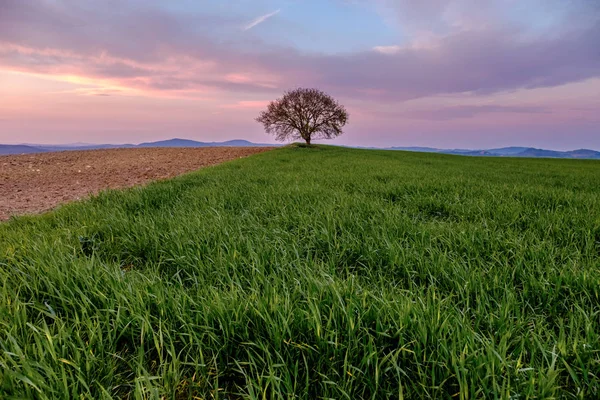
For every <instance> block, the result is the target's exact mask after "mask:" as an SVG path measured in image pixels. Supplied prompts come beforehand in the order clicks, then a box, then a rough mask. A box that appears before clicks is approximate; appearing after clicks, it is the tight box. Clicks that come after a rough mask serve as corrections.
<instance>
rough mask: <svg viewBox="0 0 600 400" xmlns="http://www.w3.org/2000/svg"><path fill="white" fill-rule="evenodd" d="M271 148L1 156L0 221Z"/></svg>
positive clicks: (132, 150) (176, 149)
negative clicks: (105, 190) (107, 190)
mask: <svg viewBox="0 0 600 400" xmlns="http://www.w3.org/2000/svg"><path fill="white" fill-rule="evenodd" d="M270 149H271V148H268V147H206V148H149V149H110V150H89V151H62V152H57V153H40V154H26V155H18V156H0V220H5V219H8V218H9V217H10V216H11V215H21V214H32V213H39V212H43V211H47V210H50V209H52V208H54V207H56V206H57V205H59V204H61V203H65V202H68V201H73V200H79V199H82V198H86V197H88V196H90V195H92V194H95V193H98V192H100V191H102V190H104V189H109V188H110V189H116V188H125V187H131V186H135V185H140V184H144V183H147V182H149V181H153V180H158V179H166V178H172V177H174V176H177V175H180V174H183V173H186V172H190V171H194V170H196V169H199V168H202V167H206V166H209V165H214V164H219V163H222V162H224V161H229V160H233V159H236V158H240V157H246V156H249V155H252V154H256V153H262V152H264V151H267V150H270Z"/></svg>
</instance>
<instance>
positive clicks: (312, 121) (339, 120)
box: [256, 89, 348, 145]
mask: <svg viewBox="0 0 600 400" xmlns="http://www.w3.org/2000/svg"><path fill="white" fill-rule="evenodd" d="M256 121H257V122H260V123H261V124H263V125H264V127H265V131H266V132H267V133H270V134H274V135H275V139H277V140H278V141H281V142H283V141H285V140H289V139H292V140H296V139H304V140H305V141H306V144H308V145H310V141H311V140H312V139H332V138H334V137H336V136H339V135H341V134H342V133H343V132H342V127H343V126H344V125H346V123H347V122H348V112H347V111H346V109H345V108H344V106H342V105H341V104H339V103H338V102H337V101H335V100H334V99H333V98H332V97H331V96H329V95H328V94H326V93H324V92H322V91H320V90H318V89H295V90H292V91H288V92H285V93H284V94H283V97H282V98H280V99H277V100H275V101H272V102H271V103H270V104H269V106H268V108H267V110H266V111H263V112H261V113H260V115H259V116H258V118H256Z"/></svg>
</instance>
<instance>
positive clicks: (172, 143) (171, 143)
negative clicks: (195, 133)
mask: <svg viewBox="0 0 600 400" xmlns="http://www.w3.org/2000/svg"><path fill="white" fill-rule="evenodd" d="M266 146H274V145H273V144H265V143H252V142H249V141H247V140H241V139H237V140H228V141H225V142H197V141H195V140H189V139H178V138H175V139H169V140H161V141H158V142H148V143H140V144H139V145H138V146H137V147H266Z"/></svg>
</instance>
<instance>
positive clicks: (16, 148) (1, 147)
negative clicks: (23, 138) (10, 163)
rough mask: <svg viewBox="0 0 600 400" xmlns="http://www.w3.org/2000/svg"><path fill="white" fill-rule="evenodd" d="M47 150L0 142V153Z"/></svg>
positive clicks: (30, 152)
mask: <svg viewBox="0 0 600 400" xmlns="http://www.w3.org/2000/svg"><path fill="white" fill-rule="evenodd" d="M45 151H46V150H44V149H40V148H38V147H33V146H27V145H22V144H0V155H10V154H32V153H43V152H45Z"/></svg>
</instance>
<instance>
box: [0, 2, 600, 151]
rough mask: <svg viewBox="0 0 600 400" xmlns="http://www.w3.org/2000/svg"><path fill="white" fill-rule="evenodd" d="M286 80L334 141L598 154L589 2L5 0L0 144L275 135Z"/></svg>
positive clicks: (0, 29) (598, 35)
mask: <svg viewBox="0 0 600 400" xmlns="http://www.w3.org/2000/svg"><path fill="white" fill-rule="evenodd" d="M295 87H317V88H320V89H323V90H325V91H327V92H328V93H330V94H331V95H333V96H334V97H336V98H337V99H338V100H340V102H342V103H343V104H345V105H346V107H347V108H348V110H349V112H350V125H349V126H348V129H347V130H346V134H345V135H344V136H343V137H340V138H338V139H336V140H335V141H333V142H332V143H333V144H345V145H361V146H416V145H418V146H434V147H455V148H456V147H461V148H490V147H500V146H508V145H525V146H536V147H544V148H552V149H575V148H582V147H587V148H594V149H600V1H598V0H228V1H221V0H210V1H209V0H194V1H193V0H172V1H162V0H102V1H100V0H0V143H23V142H29V143H73V142H88V143H99V142H110V143H124V142H134V143H137V142H141V141H148V140H159V139H165V138H171V137H184V138H190V139H196V140H210V141H212V140H227V139H234V138H244V139H248V140H252V141H257V142H272V138H271V137H269V136H268V135H266V134H265V133H264V132H263V131H262V128H261V126H260V125H259V124H258V123H256V122H254V120H253V119H254V117H256V115H257V114H258V113H259V112H260V110H261V109H262V108H264V107H265V105H266V104H267V102H268V101H269V100H272V99H274V98H276V97H278V96H279V95H280V94H281V93H282V92H283V91H284V90H286V89H290V88H295Z"/></svg>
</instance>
